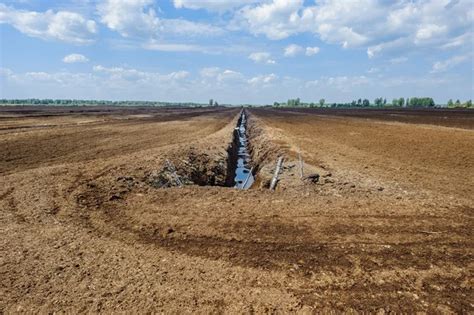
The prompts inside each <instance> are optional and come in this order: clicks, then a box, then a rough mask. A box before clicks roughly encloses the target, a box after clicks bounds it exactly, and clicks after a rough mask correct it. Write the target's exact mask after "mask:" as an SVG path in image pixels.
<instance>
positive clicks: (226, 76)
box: [199, 67, 244, 84]
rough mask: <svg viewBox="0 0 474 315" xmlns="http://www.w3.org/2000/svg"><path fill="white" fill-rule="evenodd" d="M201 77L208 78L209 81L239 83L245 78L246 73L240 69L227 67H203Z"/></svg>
mask: <svg viewBox="0 0 474 315" xmlns="http://www.w3.org/2000/svg"><path fill="white" fill-rule="evenodd" d="M199 73H200V75H201V77H202V78H204V79H205V80H208V81H207V82H208V83H211V84H212V83H216V82H217V83H223V82H226V83H230V82H232V83H237V82H239V81H242V80H243V79H244V75H243V74H242V73H240V72H238V71H234V70H230V69H225V70H222V69H221V68H219V67H209V68H203V69H201V71H200V72H199Z"/></svg>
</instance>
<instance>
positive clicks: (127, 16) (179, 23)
mask: <svg viewBox="0 0 474 315" xmlns="http://www.w3.org/2000/svg"><path fill="white" fill-rule="evenodd" d="M154 3H155V2H154V0H133V1H131V0H103V1H102V2H101V3H99V4H98V6H97V11H98V13H99V15H100V21H101V22H102V23H103V24H105V25H106V26H107V27H108V28H110V29H111V30H113V31H116V32H118V33H119V34H120V35H122V36H123V37H145V38H155V37H157V36H158V35H160V34H161V35H162V34H173V35H186V36H195V35H206V36H210V35H219V34H222V33H223V30H222V29H220V28H218V27H215V26H212V25H208V24H204V23H197V22H192V21H188V20H184V19H160V18H158V16H157V14H156V11H155V9H154V7H153V5H154Z"/></svg>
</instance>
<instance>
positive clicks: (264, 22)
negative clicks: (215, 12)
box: [238, 0, 303, 40]
mask: <svg viewBox="0 0 474 315" xmlns="http://www.w3.org/2000/svg"><path fill="white" fill-rule="evenodd" d="M302 4H303V0H291V1H288V0H274V1H272V2H270V3H263V4H260V5H258V6H256V7H251V6H247V7H245V8H243V9H242V10H241V11H240V12H239V16H238V19H239V20H240V23H241V24H243V27H245V28H246V29H247V30H248V31H249V32H251V33H252V34H255V35H258V34H264V35H265V36H267V37H268V38H270V39H275V40H276V39H283V38H287V37H288V36H290V35H292V34H295V33H297V32H298V31H299V29H300V28H301V26H300V24H301V18H300V16H298V15H297V11H298V9H299V8H300V7H301V6H302Z"/></svg>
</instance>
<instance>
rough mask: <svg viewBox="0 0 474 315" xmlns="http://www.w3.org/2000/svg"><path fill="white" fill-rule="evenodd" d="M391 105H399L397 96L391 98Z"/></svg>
mask: <svg viewBox="0 0 474 315" xmlns="http://www.w3.org/2000/svg"><path fill="white" fill-rule="evenodd" d="M392 106H400V103H399V99H398V98H394V99H393V100H392Z"/></svg>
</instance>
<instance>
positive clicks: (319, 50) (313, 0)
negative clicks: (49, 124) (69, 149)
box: [0, 0, 474, 104]
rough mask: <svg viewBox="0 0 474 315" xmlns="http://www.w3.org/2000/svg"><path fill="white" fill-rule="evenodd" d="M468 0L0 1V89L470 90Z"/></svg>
mask: <svg viewBox="0 0 474 315" xmlns="http://www.w3.org/2000/svg"><path fill="white" fill-rule="evenodd" d="M473 3H474V2H473V1H472V0H69V1H66V0H54V1H53V0H0V98H67V99H106V100H149V101H172V102H186V101H191V102H203V103H205V102H207V101H208V100H209V99H210V98H213V99H215V100H217V101H218V102H219V103H221V104H273V102H275V101H278V102H280V101H286V100H287V99H289V98H297V97H299V98H300V99H301V100H302V101H305V102H318V101H319V99H321V98H324V99H326V102H349V101H351V100H353V99H359V98H368V99H369V100H371V101H373V99H374V98H376V97H384V98H387V99H388V100H389V102H390V101H391V100H392V99H393V98H395V97H397V98H398V97H425V96H429V97H433V98H434V99H435V101H436V102H437V103H440V104H442V103H446V102H447V100H448V99H450V98H452V99H455V100H456V99H460V100H462V101H463V100H468V99H472V98H473V94H474V84H473V81H474V74H473V73H474V62H473V56H474V26H473V21H474V8H473V6H474V4H473Z"/></svg>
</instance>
